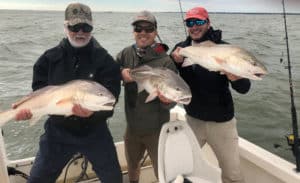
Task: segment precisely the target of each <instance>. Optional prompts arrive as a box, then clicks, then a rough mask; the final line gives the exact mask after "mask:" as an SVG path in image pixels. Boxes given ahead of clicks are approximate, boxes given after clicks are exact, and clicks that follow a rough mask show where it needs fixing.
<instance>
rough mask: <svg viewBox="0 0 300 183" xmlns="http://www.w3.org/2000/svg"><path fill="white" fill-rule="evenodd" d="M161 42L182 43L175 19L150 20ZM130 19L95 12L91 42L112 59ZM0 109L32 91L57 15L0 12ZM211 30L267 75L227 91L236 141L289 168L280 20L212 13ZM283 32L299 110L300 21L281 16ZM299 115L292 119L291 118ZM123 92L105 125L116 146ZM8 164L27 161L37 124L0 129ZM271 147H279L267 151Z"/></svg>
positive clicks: (129, 38) (55, 38)
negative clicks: (279, 159) (259, 62)
mask: <svg viewBox="0 0 300 183" xmlns="http://www.w3.org/2000/svg"><path fill="white" fill-rule="evenodd" d="M155 15H156V16H157V19H158V30H159V34H160V36H161V38H162V39H163V40H164V42H165V43H167V44H168V45H169V47H170V48H173V46H174V45H175V44H176V43H177V42H179V41H180V40H182V39H184V37H185V33H184V28H183V24H182V20H181V16H180V14H178V13H156V14H155ZM132 17H133V14H132V13H94V20H95V29H94V37H95V38H96V39H97V40H98V41H99V42H100V44H101V45H102V46H103V47H105V48H106V49H107V50H108V51H109V52H110V54H111V55H113V56H116V54H117V53H118V52H119V51H121V50H122V49H123V48H124V47H126V46H128V45H130V44H132V43H133V42H134V39H133V35H132V27H131V26H130V23H131V20H132ZM0 18H1V24H0V37H1V39H0V63H1V64H0V108H1V109H2V110H3V109H6V108H8V107H9V106H10V104H11V103H12V102H14V101H16V100H17V99H19V98H20V97H22V96H23V95H26V94H28V93H29V92H30V91H31V79H32V66H33V64H34V63H35V61H36V60H37V58H38V57H39V56H40V55H41V54H42V53H43V52H44V51H45V50H46V49H48V48H50V47H54V46H56V45H57V43H58V42H59V41H60V40H61V38H62V37H63V36H64V32H63V18H64V17H63V12H46V11H5V10H0ZM210 19H211V22H213V26H214V27H215V28H219V29H222V30H223V38H224V40H226V41H228V42H230V43H232V44H236V45H239V46H241V47H243V48H245V49H247V50H249V51H250V52H252V53H253V54H254V55H256V56H257V57H258V58H259V59H260V60H262V62H264V63H265V65H266V67H267V68H268V70H269V74H268V75H267V76H266V77H265V78H264V79H263V80H262V81H252V88H251V90H250V92H249V93H248V94H246V95H240V94H237V93H235V92H233V95H234V100H235V109H236V117H237V119H238V130H239V133H240V136H242V137H244V138H246V139H248V140H249V141H251V142H254V143H255V144H257V145H259V146H261V147H263V148H265V149H267V150H269V151H271V152H273V153H275V154H278V155H279V156H281V157H283V158H285V159H287V160H289V161H292V162H294V158H293V156H292V152H291V151H290V150H288V149H289V147H288V146H287V144H286V139H285V137H284V136H285V135H286V134H288V133H291V132H292V127H291V113H290V95H289V83H288V71H287V70H286V69H285V66H286V65H287V59H286V45H285V40H284V35H285V34H284V27H283V17H282V16H281V15H274V14H269V15H266V14H211V18H210ZM287 23H288V33H289V42H290V54H291V61H292V66H293V68H292V74H293V81H294V92H295V104H296V107H297V110H298V111H299V110H300V109H299V106H300V100H299V97H300V92H299V89H300V72H299V68H300V62H299V60H300V36H299V35H300V26H299V25H300V15H288V16H287ZM280 58H283V63H280ZM298 116H299V112H298ZM124 119H125V116H124V110H123V93H122V94H121V96H120V102H119V103H118V105H117V106H116V110H115V115H114V116H113V118H111V119H110V120H109V126H110V128H111V131H112V134H113V136H114V140H115V141H120V140H122V137H123V133H124V129H125V124H126V123H125V121H124ZM3 130H4V138H5V143H6V150H7V154H8V157H9V159H19V158H25V157H31V156H34V155H35V153H36V151H37V148H38V141H39V136H40V135H41V134H42V133H43V121H40V122H39V123H38V124H37V125H35V126H29V125H28V122H10V123H8V124H6V125H5V126H4V127H3ZM274 144H279V145H281V147H279V148H274Z"/></svg>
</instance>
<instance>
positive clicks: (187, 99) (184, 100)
mask: <svg viewBox="0 0 300 183" xmlns="http://www.w3.org/2000/svg"><path fill="white" fill-rule="evenodd" d="M191 98H192V97H186V98H182V99H180V100H179V101H178V103H181V104H185V105H187V104H189V103H190V102H191Z"/></svg>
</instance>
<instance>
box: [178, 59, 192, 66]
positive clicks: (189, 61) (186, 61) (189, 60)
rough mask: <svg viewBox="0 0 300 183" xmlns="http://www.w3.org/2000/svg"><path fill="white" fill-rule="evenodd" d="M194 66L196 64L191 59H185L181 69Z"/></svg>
mask: <svg viewBox="0 0 300 183" xmlns="http://www.w3.org/2000/svg"><path fill="white" fill-rule="evenodd" d="M193 64H194V63H193V62H192V61H191V59H190V58H185V59H184V61H183V63H182V65H181V67H188V66H191V65H193Z"/></svg>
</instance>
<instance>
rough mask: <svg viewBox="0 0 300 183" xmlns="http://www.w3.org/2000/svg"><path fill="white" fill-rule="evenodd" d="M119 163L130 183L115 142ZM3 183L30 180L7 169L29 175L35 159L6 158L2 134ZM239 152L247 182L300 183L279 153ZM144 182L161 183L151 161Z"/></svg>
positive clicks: (75, 169) (243, 144)
mask: <svg viewBox="0 0 300 183" xmlns="http://www.w3.org/2000/svg"><path fill="white" fill-rule="evenodd" d="M183 111H184V110H183V109H182V108H180V107H175V108H174V109H173V110H172V115H171V121H175V120H181V121H184V120H185V117H184V112H183ZM115 145H116V149H117V153H118V158H119V162H120V165H121V168H122V171H123V172H124V176H123V183H129V181H128V176H127V174H126V169H127V166H126V160H125V155H124V144H123V142H118V143H115ZM0 150H1V152H0V156H1V157H0V182H1V183H25V182H26V180H25V179H24V178H23V177H20V176H8V175H7V169H6V166H9V167H13V168H16V169H17V170H19V171H21V172H23V173H25V174H27V175H28V174H29V171H30V169H31V166H32V164H33V161H34V158H26V159H20V160H16V161H10V160H7V159H6V154H5V149H4V143H3V139H2V135H1V134H0ZM239 150H240V159H241V167H242V172H243V174H244V177H245V182H246V183H300V173H298V172H296V171H295V164H292V163H290V162H288V161H286V160H284V159H282V158H280V157H278V156H277V155H275V154H272V153H270V152H268V151H266V150H264V149H262V148H260V147H258V146H256V145H255V144H252V143H250V142H249V141H247V140H245V139H243V138H240V139H239ZM203 152H204V156H205V158H206V159H207V160H208V161H209V162H210V163H212V164H215V165H217V164H218V163H217V160H216V157H215V155H214V153H213V152H212V150H211V149H210V147H209V146H207V145H205V146H204V147H203ZM81 162H82V159H79V160H76V162H75V163H73V164H72V166H70V168H69V169H68V173H67V178H68V180H67V181H66V182H67V183H73V182H74V180H76V179H77V178H78V176H79V175H80V173H81V171H82V168H81ZM86 173H87V175H88V177H89V180H86V181H82V182H81V183H89V182H100V181H99V180H98V179H97V178H96V176H95V174H94V172H93V171H92V169H91V165H89V166H88V168H87V171H86ZM64 175H65V170H64V171H63V172H62V174H61V176H60V177H59V179H58V180H57V183H63V181H64ZM140 183H157V180H156V178H155V176H154V172H153V169H152V167H151V165H150V163H149V159H148V160H146V161H145V167H143V169H142V171H141V176H140Z"/></svg>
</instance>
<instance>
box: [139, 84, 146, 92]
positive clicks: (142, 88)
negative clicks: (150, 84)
mask: <svg viewBox="0 0 300 183" xmlns="http://www.w3.org/2000/svg"><path fill="white" fill-rule="evenodd" d="M143 90H145V88H144V87H143V85H141V84H139V85H138V93H140V92H142V91H143Z"/></svg>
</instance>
